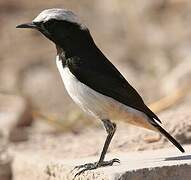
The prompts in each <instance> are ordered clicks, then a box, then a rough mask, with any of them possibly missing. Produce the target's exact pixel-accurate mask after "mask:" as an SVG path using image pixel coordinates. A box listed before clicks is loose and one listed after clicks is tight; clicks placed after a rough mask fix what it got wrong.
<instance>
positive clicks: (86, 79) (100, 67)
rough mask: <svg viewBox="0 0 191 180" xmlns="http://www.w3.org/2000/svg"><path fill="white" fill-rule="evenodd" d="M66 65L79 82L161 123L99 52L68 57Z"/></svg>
mask: <svg viewBox="0 0 191 180" xmlns="http://www.w3.org/2000/svg"><path fill="white" fill-rule="evenodd" d="M67 65H68V67H69V69H70V71H71V72H72V73H73V74H74V75H75V76H76V77H77V79H78V80H79V81H80V82H82V83H84V84H85V85H87V86H89V87H91V88H92V89H94V90H96V91H97V92H99V93H101V94H104V95H106V96H109V97H112V98H113V99H115V100H117V101H119V102H120V103H123V104H125V105H127V106H130V107H132V108H134V109H136V110H139V111H141V112H144V113H145V114H146V115H147V116H148V117H149V118H151V119H152V120H153V119H155V120H157V121H158V122H160V123H161V121H160V120H159V118H158V117H157V116H156V115H155V114H154V113H153V112H152V111H151V110H150V109H149V108H148V107H147V106H146V105H145V104H144V102H143V100H142V98H141V96H140V95H139V94H138V93H137V91H136V90H135V89H134V88H133V87H132V86H131V85H130V84H129V83H128V82H127V81H126V79H125V78H124V77H123V76H122V75H121V73H120V72H119V71H118V70H117V69H116V68H115V66H114V65H113V64H112V63H111V62H110V61H109V60H107V58H106V57H105V56H104V55H103V54H102V53H101V52H98V53H97V54H94V56H91V57H89V58H83V59H82V58H79V57H73V58H70V59H69V60H68V62H67Z"/></svg>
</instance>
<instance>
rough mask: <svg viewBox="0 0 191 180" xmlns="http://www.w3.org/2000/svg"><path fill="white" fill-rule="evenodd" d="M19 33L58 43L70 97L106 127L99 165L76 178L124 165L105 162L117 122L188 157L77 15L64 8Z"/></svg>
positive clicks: (49, 11)
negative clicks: (39, 35)
mask: <svg viewBox="0 0 191 180" xmlns="http://www.w3.org/2000/svg"><path fill="white" fill-rule="evenodd" d="M16 28H31V29H35V30H38V31H39V32H40V33H42V34H43V35H44V36H45V37H46V38H48V39H49V40H50V41H52V42H53V43H54V44H55V46H56V50H57V55H56V64H57V68H58V70H59V72H60V75H61V78H62V80H63V83H64V85H65V88H66V90H67V92H68V94H69V95H70V97H71V98H72V99H73V101H74V102H75V103H76V104H78V105H79V106H80V107H81V108H82V109H83V110H84V111H85V112H86V113H88V114H90V115H91V116H93V117H94V118H95V119H98V120H101V122H103V125H104V127H105V130H106V132H107V137H106V140H105V143H104V146H103V149H102V151H101V155H100V157H99V159H98V161H97V162H93V163H86V164H83V165H79V166H76V167H77V168H78V169H80V170H79V172H78V173H77V174H76V175H80V174H81V173H84V172H85V171H87V170H93V169H97V168H100V167H104V166H112V165H113V164H114V163H120V160H119V159H118V158H114V159H111V160H108V161H106V160H105V155H106V153H107V150H108V147H109V145H110V142H111V140H112V138H113V136H114V134H115V131H116V127H117V126H116V122H117V120H121V121H123V122H125V123H129V124H132V125H135V126H138V127H143V128H146V129H149V130H153V131H156V132H159V133H161V134H162V135H164V136H165V137H166V138H167V139H168V140H169V141H171V143H173V144H174V145H175V146H176V147H177V148H178V149H179V150H180V151H181V152H185V150H184V149H183V147H182V146H181V145H180V144H179V143H178V142H177V141H176V140H175V139H174V138H173V137H172V136H171V135H170V134H169V133H168V132H167V131H166V130H165V129H164V128H163V127H161V125H160V124H161V120H160V119H159V117H158V116H157V115H156V114H155V113H154V112H152V111H151V110H150V109H149V108H148V107H147V105H146V104H145V103H144V101H143V99H142V97H141V96H140V95H139V93H138V92H137V91H136V90H135V89H134V88H133V87H132V86H131V85H130V84H129V82H128V81H127V80H126V79H125V78H124V77H123V75H122V74H121V73H120V72H119V70H118V69H117V68H116V67H115V66H114V65H113V64H112V63H111V62H110V61H109V60H108V59H107V58H106V56H105V55H104V54H103V53H102V51H101V50H100V49H99V48H98V46H97V45H96V43H95V41H94V40H93V37H92V36H91V33H90V31H89V29H88V28H87V26H86V25H85V24H84V23H82V22H81V20H80V19H79V18H78V16H77V15H76V14H75V13H73V12H72V11H70V10H67V9H61V8H52V9H45V10H43V11H42V12H40V14H38V15H37V16H36V17H35V18H34V19H33V20H32V22H30V23H24V24H20V25H17V26H16ZM89 138H91V137H89Z"/></svg>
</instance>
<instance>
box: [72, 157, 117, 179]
mask: <svg viewBox="0 0 191 180" xmlns="http://www.w3.org/2000/svg"><path fill="white" fill-rule="evenodd" d="M114 163H120V160H119V159H117V158H115V159H112V160H110V161H102V162H98V163H97V162H95V163H87V164H84V165H80V166H76V167H75V168H74V169H73V170H75V169H77V170H79V169H81V168H84V169H82V170H81V171H79V172H77V173H76V174H75V176H74V179H75V178H76V177H77V176H79V175H81V174H82V173H84V172H85V171H88V170H93V169H97V168H99V167H106V166H112V165H113V164H114ZM73 170H72V171H73Z"/></svg>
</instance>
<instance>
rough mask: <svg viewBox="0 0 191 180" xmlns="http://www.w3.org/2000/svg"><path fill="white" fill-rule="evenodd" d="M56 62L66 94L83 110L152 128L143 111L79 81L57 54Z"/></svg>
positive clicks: (99, 116) (101, 117)
mask: <svg viewBox="0 0 191 180" xmlns="http://www.w3.org/2000/svg"><path fill="white" fill-rule="evenodd" d="M56 64H57V67H58V70H59V72H60V74H61V77H62V80H63V82H64V85H65V88H66V90H67V92H68V94H69V95H70V96H71V98H72V99H73V100H74V102H75V103H76V104H78V105H79V106H80V107H81V108H82V109H83V110H84V111H86V112H88V113H89V114H91V115H92V116H94V117H96V118H99V119H111V120H115V119H118V120H123V121H124V120H125V121H126V122H128V123H131V124H134V125H137V126H145V127H146V128H149V129H153V128H152V127H150V125H149V124H148V122H147V119H148V118H147V117H146V115H145V114H144V113H142V112H140V111H137V110H135V109H133V108H131V107H128V106H126V105H124V104H122V103H120V102H118V101H116V100H114V99H113V98H110V97H108V96H105V95H102V94H100V93H98V92H96V91H95V90H93V89H91V88H89V87H88V86H87V85H85V84H83V83H81V82H80V81H79V80H78V79H77V78H76V77H75V76H74V75H73V74H72V73H71V72H70V70H69V68H68V67H64V68H63V65H62V61H61V60H59V58H58V56H57V59H56Z"/></svg>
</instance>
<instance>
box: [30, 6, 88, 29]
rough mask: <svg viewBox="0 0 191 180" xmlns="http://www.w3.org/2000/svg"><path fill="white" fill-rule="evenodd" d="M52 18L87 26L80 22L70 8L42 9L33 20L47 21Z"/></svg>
mask: <svg viewBox="0 0 191 180" xmlns="http://www.w3.org/2000/svg"><path fill="white" fill-rule="evenodd" d="M50 19H56V20H63V21H68V22H72V23H76V24H79V25H80V26H81V27H84V28H85V25H84V24H82V23H81V22H80V20H79V19H78V17H77V16H76V15H75V14H74V13H73V12H72V11H69V10H66V9H57V8H53V9H46V10H44V11H42V12H41V13H40V14H39V15H38V16H37V17H36V18H35V19H34V20H33V22H46V21H48V20H50Z"/></svg>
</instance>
